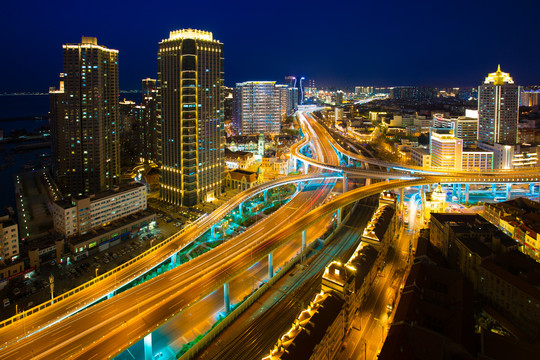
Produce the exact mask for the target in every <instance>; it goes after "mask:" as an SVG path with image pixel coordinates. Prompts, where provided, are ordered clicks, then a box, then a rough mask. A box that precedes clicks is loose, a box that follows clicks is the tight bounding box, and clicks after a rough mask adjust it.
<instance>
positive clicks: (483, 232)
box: [430, 213, 517, 289]
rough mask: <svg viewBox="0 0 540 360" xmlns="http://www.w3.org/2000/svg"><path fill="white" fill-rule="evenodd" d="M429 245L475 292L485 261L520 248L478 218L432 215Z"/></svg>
mask: <svg viewBox="0 0 540 360" xmlns="http://www.w3.org/2000/svg"><path fill="white" fill-rule="evenodd" d="M430 242H431V243H432V244H433V245H434V246H435V247H437V248H438V249H439V250H440V251H441V252H442V253H443V254H444V255H445V257H446V258H447V259H448V261H449V262H450V264H451V266H452V267H454V268H455V269H456V270H458V271H459V272H460V273H461V274H463V275H465V277H466V278H467V279H469V280H470V281H471V283H472V284H473V287H474V289H477V288H478V279H479V267H480V264H481V263H482V261H484V260H486V259H488V258H490V257H492V256H493V255H495V254H500V253H503V252H506V251H508V250H510V249H513V248H517V244H516V242H515V241H513V240H512V239H511V238H510V237H509V236H507V235H506V234H504V233H503V232H501V231H500V230H498V229H497V227H495V226H494V225H493V224H491V223H489V222H488V221H487V220H485V219H484V218H482V217H481V216H480V215H477V214H442V213H433V214H431V225H430Z"/></svg>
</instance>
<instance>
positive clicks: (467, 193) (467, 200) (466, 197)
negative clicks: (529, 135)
mask: <svg viewBox="0 0 540 360" xmlns="http://www.w3.org/2000/svg"><path fill="white" fill-rule="evenodd" d="M470 186H471V185H470V184H465V204H467V205H469V187H470Z"/></svg>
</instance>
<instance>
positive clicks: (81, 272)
mask: <svg viewBox="0 0 540 360" xmlns="http://www.w3.org/2000/svg"><path fill="white" fill-rule="evenodd" d="M176 231H178V229H174V228H173V229H170V228H169V227H166V228H164V229H160V227H159V226H158V227H156V228H154V229H153V230H151V231H141V232H139V234H138V236H136V237H135V238H133V239H129V240H127V241H124V242H123V243H121V244H118V245H116V246H113V247H111V248H109V249H108V250H107V251H105V252H100V253H97V254H94V255H90V256H89V257H88V258H85V259H81V260H79V261H76V262H75V261H74V262H71V263H70V264H68V265H66V264H65V263H64V264H60V265H59V264H56V262H55V261H52V262H47V263H42V264H41V266H40V269H39V272H37V273H35V274H34V275H33V276H31V277H30V278H24V277H23V276H20V277H18V278H15V279H12V280H10V281H9V284H8V285H7V286H6V287H5V288H4V289H2V290H0V299H2V302H3V304H2V305H0V306H2V311H1V314H2V316H1V319H5V318H8V317H10V316H13V315H15V308H16V307H17V311H19V312H20V311H22V310H26V309H29V308H31V307H33V306H36V305H38V304H40V303H42V302H44V301H47V300H49V299H50V298H51V293H50V284H49V276H50V275H52V276H53V277H54V287H53V290H54V295H59V294H62V293H64V292H66V291H69V290H71V289H72V288H74V287H77V286H79V285H81V284H84V283H85V282H87V281H89V280H91V279H93V278H94V277H95V276H96V274H97V275H100V274H103V273H105V272H107V271H109V270H111V269H113V268H114V267H116V266H119V265H121V264H123V263H124V262H126V261H128V260H130V259H132V258H134V257H136V256H137V255H139V254H140V253H142V252H144V251H146V250H148V249H149V248H150V245H156V244H157V243H159V242H160V241H162V240H164V239H166V238H167V237H168V236H170V235H172V234H174V233H175V232H176ZM96 269H97V271H96ZM4 299H9V305H7V306H4V305H5V302H4ZM16 305H17V306H16Z"/></svg>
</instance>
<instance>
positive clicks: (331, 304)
mask: <svg viewBox="0 0 540 360" xmlns="http://www.w3.org/2000/svg"><path fill="white" fill-rule="evenodd" d="M343 304H344V301H343V300H341V299H340V298H339V297H337V296H336V295H333V294H332V293H320V294H317V296H316V298H315V299H314V300H313V301H312V302H311V304H310V307H309V308H308V309H306V310H304V311H302V313H301V314H300V315H299V316H298V318H297V320H296V321H295V324H294V325H293V327H292V328H291V330H290V331H289V332H288V333H287V334H285V335H283V336H282V337H281V338H280V343H281V344H282V348H281V351H280V350H278V353H279V354H280V356H279V358H280V359H282V360H293V359H294V360H308V359H309V358H310V357H311V355H312V354H313V350H314V349H315V347H316V346H317V345H318V344H319V343H320V342H321V340H322V339H323V338H324V336H325V334H326V331H327V329H328V328H329V327H330V325H332V323H333V322H334V320H335V319H336V317H337V315H338V314H339V312H340V311H341V309H342V307H343Z"/></svg>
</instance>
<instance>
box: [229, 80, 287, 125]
mask: <svg viewBox="0 0 540 360" xmlns="http://www.w3.org/2000/svg"><path fill="white" fill-rule="evenodd" d="M282 91H284V90H282V88H281V87H277V86H276V82H275V81H247V82H243V83H238V84H236V88H235V102H234V109H235V110H234V117H233V119H234V120H233V123H234V125H235V127H236V129H237V130H238V132H239V133H240V134H242V135H252V134H259V133H270V134H279V132H280V130H281V115H282ZM283 97H284V100H283V106H286V105H287V102H288V101H287V99H286V97H287V94H284V95H283Z"/></svg>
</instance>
